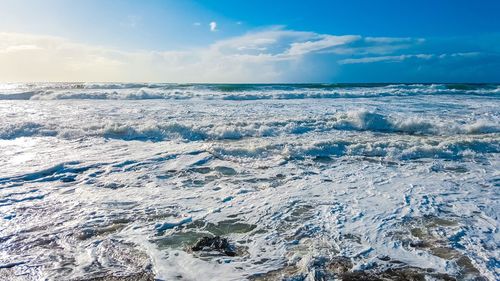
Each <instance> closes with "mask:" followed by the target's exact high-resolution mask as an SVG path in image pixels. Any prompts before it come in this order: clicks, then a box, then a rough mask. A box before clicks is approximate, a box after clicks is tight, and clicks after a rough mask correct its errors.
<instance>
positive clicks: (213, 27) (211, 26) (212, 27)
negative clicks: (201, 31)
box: [209, 21, 217, 32]
mask: <svg viewBox="0 0 500 281" xmlns="http://www.w3.org/2000/svg"><path fill="white" fill-rule="evenodd" d="M209 25H210V31H212V32H214V31H217V23H216V22H215V21H212V22H210V24H209Z"/></svg>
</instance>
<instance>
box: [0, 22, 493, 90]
mask: <svg viewBox="0 0 500 281" xmlns="http://www.w3.org/2000/svg"><path fill="white" fill-rule="evenodd" d="M214 28H216V25H214ZM423 42H424V41H422V40H420V39H418V38H417V39H412V38H388V37H380V38H374V37H362V36H359V35H342V36H336V35H330V34H318V33H314V32H305V31H294V30H286V29H283V28H282V27H270V28H267V29H264V30H260V31H254V32H250V33H247V34H244V35H241V36H236V37H232V38H227V39H224V40H219V41H216V42H215V43H213V44H210V45H208V46H205V47H200V48H197V49H189V50H180V51H172V50H166V51H123V50H120V49H116V48H109V47H102V46H94V45H88V44H80V43H75V42H72V41H70V40H67V39H64V38H60V37H53V36H39V35H29V34H17V33H0V81H20V82H21V81H96V82H101V81H131V82H133V81H143V82H148V81H151V82H180V83H182V82H220V83H224V82H233V83H237V82H246V83H251V82H308V81H311V80H313V81H319V80H320V79H323V77H332V75H334V74H335V73H337V72H338V71H340V74H342V68H343V67H344V66H347V65H352V66H355V65H358V66H361V65H369V64H370V63H377V62H401V63H402V62H405V61H417V60H418V61H421V62H422V63H424V62H425V61H432V60H442V61H446V60H453V61H457V60H460V59H470V58H472V57H479V58H480V54H479V53H477V52H462V53H458V52H455V53H445V52H435V53H430V52H429V53H417V52H415V48H417V50H418V46H419V44H423ZM412 48H413V49H412ZM404 52H411V53H410V54H408V53H406V54H405V53H404ZM322 64H323V66H324V67H323V68H321V65H322ZM489 64H490V65H491V64H492V62H489ZM492 67H494V66H492ZM398 71H400V70H398ZM391 74H394V73H389V72H388V74H387V75H391ZM395 74H397V73H395ZM320 75H323V76H320ZM318 77H319V78H318ZM339 77H342V76H339ZM394 77H396V76H394Z"/></svg>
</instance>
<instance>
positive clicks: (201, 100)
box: [0, 83, 500, 280]
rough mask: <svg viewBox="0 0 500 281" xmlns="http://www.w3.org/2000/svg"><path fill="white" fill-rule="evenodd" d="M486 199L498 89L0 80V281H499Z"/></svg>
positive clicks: (498, 152) (497, 183) (498, 160)
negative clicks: (407, 275)
mask: <svg viewBox="0 0 500 281" xmlns="http://www.w3.org/2000/svg"><path fill="white" fill-rule="evenodd" d="M499 187H500V86H498V85H468V84H456V85H442V84H425V85H420V84H415V85H392V84H327V85H326V84H325V85H319V84H311V85H309V84H304V85H192V84H124V83H115V84H111V83H101V84H100V83H93V84H91V83H51V84H48V83H45V84H43V83H42V84H37V83H32V84H1V85H0V279H2V280H85V279H91V278H111V277H110V276H115V277H127V276H128V277H129V278H132V277H130V276H136V277H137V276H142V277H144V278H146V277H148V276H149V277H148V278H150V277H151V276H154V278H157V279H159V280H245V279H252V280H281V279H283V278H285V279H286V278H289V279H287V280H324V279H321V278H327V277H325V276H333V275H334V273H332V272H330V271H332V270H333V271H334V269H332V261H335V260H336V259H339V258H342V259H344V260H348V261H349V263H350V264H351V266H349V268H350V271H359V272H371V273H376V272H378V273H380V272H383V271H386V270H387V269H388V268H395V269H398V268H420V269H423V271H425V272H426V273H425V274H426V275H427V277H428V280H432V278H437V279H435V280H440V279H439V278H438V277H439V276H441V275H439V274H446V275H447V276H452V277H454V278H456V279H458V280H498V279H500V251H499V245H500V234H499V227H500V219H499V215H500V200H499V199H500V198H499V194H500V192H499ZM217 235H220V236H222V237H224V238H227V239H228V241H229V242H230V243H231V245H232V246H233V247H234V249H235V250H236V252H237V255H236V256H226V255H224V254H223V253H218V252H206V251H202V252H196V251H191V250H190V246H192V245H193V244H194V243H195V242H196V241H197V240H198V239H199V238H201V237H203V236H217ZM137 274H139V275H137ZM141 274H142V275H141ZM329 274H330V275H329ZM332 274H333V275H332ZM145 276H146V277H145ZM322 276H323V277H322ZM443 276H444V275H443ZM137 278H139V277H137ZM294 278H295V279H294ZM308 278H309V279H308ZM429 278H430V279H429ZM481 278H482V279H481ZM93 280H105V279H93ZM113 280H114V279H113ZM127 280H128V279H127ZM130 280H132V279H130Z"/></svg>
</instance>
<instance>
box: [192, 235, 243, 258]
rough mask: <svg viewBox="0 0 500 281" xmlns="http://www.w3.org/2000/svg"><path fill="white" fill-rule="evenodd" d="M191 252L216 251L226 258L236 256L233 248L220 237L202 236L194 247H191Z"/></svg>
mask: <svg viewBox="0 0 500 281" xmlns="http://www.w3.org/2000/svg"><path fill="white" fill-rule="evenodd" d="M191 250H192V251H195V252H196V251H217V252H220V253H222V254H224V255H226V256H230V257H234V256H236V250H235V248H234V247H233V246H232V245H231V244H230V243H229V241H228V240H227V239H226V238H222V237H220V236H215V237H208V236H204V237H202V238H201V239H200V240H198V242H196V244H194V246H192V247H191Z"/></svg>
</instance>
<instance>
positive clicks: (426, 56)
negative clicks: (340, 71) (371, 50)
mask: <svg viewBox="0 0 500 281" xmlns="http://www.w3.org/2000/svg"><path fill="white" fill-rule="evenodd" d="M433 57H435V55H433V54H416V55H399V56H379V57H364V58H355V59H343V60H339V64H356V63H374V62H401V61H404V60H407V59H411V58H417V59H425V60H428V59H431V58H433Z"/></svg>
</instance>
